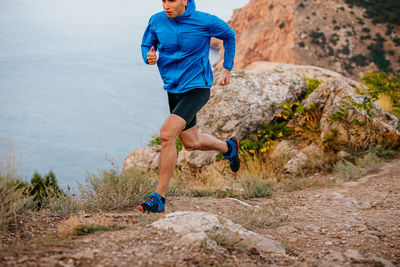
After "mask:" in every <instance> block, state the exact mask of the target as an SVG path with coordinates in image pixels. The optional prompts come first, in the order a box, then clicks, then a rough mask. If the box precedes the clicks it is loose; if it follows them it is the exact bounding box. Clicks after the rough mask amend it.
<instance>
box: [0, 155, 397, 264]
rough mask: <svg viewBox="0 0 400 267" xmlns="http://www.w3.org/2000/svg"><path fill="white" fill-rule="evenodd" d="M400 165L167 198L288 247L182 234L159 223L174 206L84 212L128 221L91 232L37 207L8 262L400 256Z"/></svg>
mask: <svg viewBox="0 0 400 267" xmlns="http://www.w3.org/2000/svg"><path fill="white" fill-rule="evenodd" d="M399 173H400V160H399V159H396V160H393V161H391V162H387V163H386V164H385V165H384V166H383V167H382V168H381V169H380V170H379V171H378V172H376V173H373V174H369V175H368V176H365V177H363V178H362V179H359V180H358V181H354V182H346V183H340V184H338V185H336V186H334V187H330V188H310V189H307V190H302V191H297V192H291V193H287V192H285V193H280V194H276V195H275V196H274V197H273V198H269V199H253V200H248V201H246V202H239V201H237V200H235V199H215V198H186V197H170V198H168V200H167V201H168V207H167V210H166V212H167V213H168V214H170V215H172V214H171V213H176V212H177V211H202V212H207V213H211V214H216V215H218V216H220V218H226V219H229V220H232V221H233V222H235V223H237V224H240V225H242V226H244V227H245V228H247V229H249V230H251V231H253V232H255V233H258V234H260V235H262V236H263V237H267V238H270V239H273V240H275V241H277V242H278V243H280V244H281V245H282V246H283V247H284V248H285V250H286V253H262V252H261V251H259V250H257V249H255V248H254V247H252V246H249V245H248V244H246V242H245V241H246V240H243V238H238V237H237V236H235V235H233V234H232V235H231V236H222V235H218V234H210V233H208V234H207V235H208V237H209V239H211V240H213V244H214V245H211V246H210V245H209V242H195V241H193V242H192V244H190V242H189V244H188V243H187V242H186V243H182V242H181V241H182V240H181V236H182V235H181V234H180V233H176V232H174V231H173V230H172V229H170V230H160V229H158V228H156V227H154V226H153V225H154V224H151V223H152V222H154V221H157V220H159V219H161V218H160V217H165V215H148V214H141V213H139V212H138V211H136V210H134V209H132V210H126V211H116V212H111V213H97V214H86V215H84V214H81V215H79V216H78V217H79V220H81V221H85V222H86V223H97V224H105V222H107V224H110V223H112V224H114V225H118V226H123V227H125V228H124V229H120V230H114V231H105V232H96V233H94V234H89V235H83V236H76V235H68V234H67V233H68V231H66V230H65V229H66V227H65V225H67V226H68V222H69V221H71V219H70V220H69V221H67V220H66V219H62V218H59V217H49V216H47V215H40V214H39V215H38V214H37V215H32V216H31V217H30V218H29V219H28V220H27V221H24V222H20V223H19V225H17V226H15V227H14V228H13V229H12V231H11V232H9V233H8V234H6V235H3V236H2V238H1V240H2V243H1V246H0V265H1V266H269V265H276V266H393V265H399V266H400V175H399ZM310 179H311V178H310ZM168 216H169V215H168ZM172 216H173V215H172ZM222 220H223V219H222ZM156 223H157V222H156ZM60 225H64V227H60ZM215 244H216V245H215Z"/></svg>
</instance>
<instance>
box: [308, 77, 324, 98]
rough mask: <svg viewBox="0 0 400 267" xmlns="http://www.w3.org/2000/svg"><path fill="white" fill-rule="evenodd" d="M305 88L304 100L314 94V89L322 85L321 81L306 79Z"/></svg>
mask: <svg viewBox="0 0 400 267" xmlns="http://www.w3.org/2000/svg"><path fill="white" fill-rule="evenodd" d="M305 80H306V86H307V94H306V96H305V97H304V99H307V98H308V96H309V95H310V94H311V93H312V92H314V90H315V89H317V88H318V86H319V85H320V84H321V83H322V80H318V79H315V78H314V79H311V78H306V79H305Z"/></svg>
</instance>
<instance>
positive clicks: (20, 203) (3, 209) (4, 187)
mask: <svg viewBox="0 0 400 267" xmlns="http://www.w3.org/2000/svg"><path fill="white" fill-rule="evenodd" d="M10 151H11V149H10ZM14 161H15V160H14V158H13V157H12V156H11V153H7V155H6V156H5V160H3V157H2V155H0V200H1V201H0V231H3V230H7V229H8V227H9V224H10V223H12V222H16V220H17V219H18V218H19V217H21V216H24V215H26V213H27V212H28V211H29V210H30V209H31V208H32V206H33V200H32V197H30V196H27V192H26V188H25V187H23V186H21V184H23V182H22V179H21V178H20V177H18V174H17V169H16V168H15V166H14ZM4 163H5V164H4Z"/></svg>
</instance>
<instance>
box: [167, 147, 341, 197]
mask: <svg viewBox="0 0 400 267" xmlns="http://www.w3.org/2000/svg"><path fill="white" fill-rule="evenodd" d="M241 161H242V166H241V168H240V171H239V172H238V173H232V172H231V170H230V169H229V165H228V163H227V162H226V161H225V160H222V161H216V162H214V163H212V164H210V165H209V166H206V167H204V169H203V170H201V171H193V170H192V169H189V168H188V169H183V170H180V171H176V172H175V174H174V176H173V179H172V181H171V187H170V191H169V193H168V194H169V195H185V196H196V197H203V196H206V197H218V198H221V197H237V198H244V199H248V198H258V197H269V196H271V195H273V192H276V191H289V192H290V191H295V190H301V189H304V188H308V187H312V186H316V187H325V186H329V185H331V184H333V181H326V180H320V179H309V178H305V177H307V175H308V174H309V173H313V172H314V173H315V172H316V171H318V172H321V171H328V170H329V169H332V162H334V155H333V154H330V153H325V154H323V155H309V162H308V170H309V171H308V172H307V173H297V174H289V173H286V171H285V168H284V166H285V164H286V163H287V161H288V158H287V157H286V156H281V157H274V158H273V159H271V157H270V156H269V154H259V155H253V154H250V153H247V152H246V151H241Z"/></svg>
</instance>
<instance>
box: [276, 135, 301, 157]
mask: <svg viewBox="0 0 400 267" xmlns="http://www.w3.org/2000/svg"><path fill="white" fill-rule="evenodd" d="M297 153H299V151H298V150H296V149H295V148H294V147H293V145H292V144H290V142H289V141H287V140H282V141H280V142H279V143H278V144H277V145H276V146H275V148H274V149H273V150H272V151H271V154H270V157H271V159H287V160H290V159H292V158H293V157H295V156H296V155H297Z"/></svg>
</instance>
